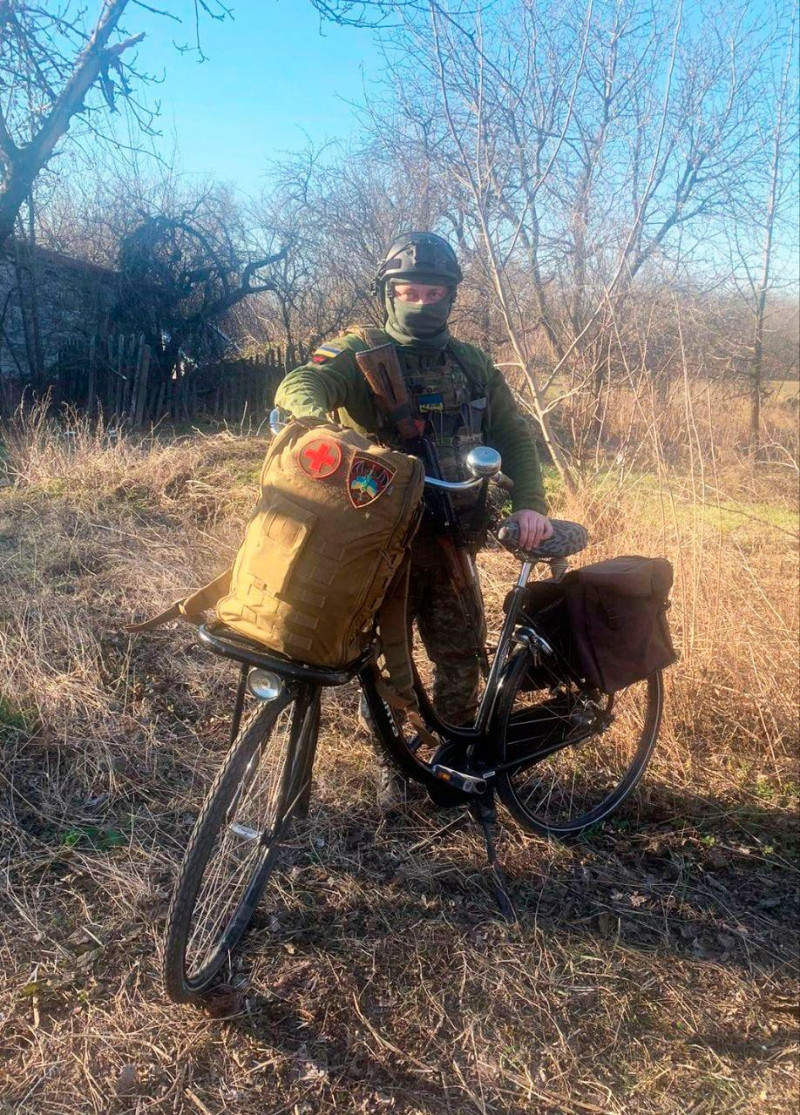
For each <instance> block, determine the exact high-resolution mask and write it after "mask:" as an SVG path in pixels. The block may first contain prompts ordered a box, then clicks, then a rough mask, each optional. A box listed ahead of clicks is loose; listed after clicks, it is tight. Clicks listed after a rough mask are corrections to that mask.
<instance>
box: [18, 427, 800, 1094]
mask: <svg viewBox="0 0 800 1115" xmlns="http://www.w3.org/2000/svg"><path fill="white" fill-rule="evenodd" d="M6 450H7V453H8V458H9V462H10V464H11V465H13V467H14V469H15V470H16V472H15V473H14V475H13V476H12V475H11V474H10V473H9V475H8V478H7V484H6V486H5V487H2V488H0V581H2V584H3V592H2V594H1V595H0V742H1V743H2V749H3V756H2V765H1V766H0V787H1V788H0V826H1V827H0V832H1V833H2V840H1V842H0V846H1V847H2V859H1V860H0V873H1V874H0V879H2V885H1V886H0V904H2V909H0V959H1V961H2V963H1V964H0V1019H1V1020H2V1024H1V1025H0V1056H1V1057H2V1069H0V1072H2V1078H1V1079H0V1112H2V1113H3V1115H6V1113H9V1115H10V1113H11V1112H14V1113H19V1115H67V1113H72V1112H92V1113H98V1115H99V1113H105V1115H124V1113H144V1112H158V1113H165V1115H166V1113H171V1115H172V1113H179V1115H197V1113H200V1115H220V1113H222V1112H225V1113H233V1115H249V1113H253V1115H256V1113H258V1115H262V1113H269V1115H280V1113H287V1115H315V1113H317V1112H334V1111H340V1112H363V1113H370V1112H396V1113H402V1115H412V1113H424V1115H460V1113H462V1112H472V1111H474V1112H481V1113H503V1115H522V1113H526V1115H527V1113H537V1115H538V1113H541V1115H556V1113H576V1115H580V1113H585V1112H591V1113H598V1115H599V1113H609V1115H610V1113H617V1115H621V1113H623V1112H636V1113H643V1115H644V1113H647V1115H649V1113H653V1115H655V1113H659V1115H661V1113H678V1112H680V1113H689V1112H691V1113H692V1115H700V1113H705V1112H709V1113H710V1112H725V1113H728V1112H736V1113H742V1115H744V1113H750V1112H775V1113H778V1112H789V1111H792V1112H793V1111H794V1110H796V1108H795V1102H794V1101H795V1099H796V1095H797V1059H798V1044H797V1021H798V1007H797V984H796V974H797V968H796V961H797V947H796V927H797V898H798V889H797V882H798V856H797V841H796V837H797V832H796V812H795V811H796V808H797V796H798V780H797V772H796V769H795V767H794V765H793V760H792V757H791V756H792V751H793V747H794V744H795V742H796V701H797V692H796V683H797V670H796V642H797V631H798V615H797V594H796V585H797V515H796V510H795V508H794V499H795V489H796V474H794V473H792V472H791V471H790V470H788V469H786V468H784V467H778V466H777V465H776V466H775V467H774V468H769V467H767V468H761V469H748V468H745V467H744V466H742V465H741V464H737V463H736V462H735V461H734V459H733V457H731V458H730V460H729V461H728V463H727V464H726V463H725V462H717V463H716V464H715V467H714V469H713V473H709V472H707V473H703V474H701V473H700V472H698V470H697V469H694V470H692V471H683V472H681V473H669V474H668V473H666V472H665V471H664V470H663V469H662V470H660V471H659V470H657V472H656V479H654V477H653V475H651V474H648V473H645V472H642V473H641V474H640V475H639V476H638V477H632V476H623V475H621V474H619V473H612V472H608V473H605V474H602V475H600V476H599V477H598V478H597V479H596V480H595V481H594V482H593V484H592V486H591V487H590V488H589V489H587V490H586V491H585V492H584V493H583V494H582V496H581V498H580V500H579V501H578V502H574V501H573V503H572V504H570V503H567V502H564V501H563V500H562V501H560V503H559V505H558V506H559V510H560V511H561V512H562V513H564V514H567V515H571V516H573V517H576V518H580V519H582V520H583V521H585V522H586V523H587V525H588V526H589V527H590V529H591V530H592V534H593V540H594V544H593V547H592V548H591V550H590V551H589V553H588V555H587V559H588V560H597V559H599V558H600V557H603V556H606V555H607V554H610V553H624V552H643V553H650V554H658V553H663V554H665V555H666V556H668V557H670V558H671V560H672V561H673V562H674V563H675V567H676V574H677V579H676V587H675V593H674V608H673V628H674V631H675V634H676V639H677V642H678V644H679V645H680V647H681V650H682V659H681V662H680V664H679V665H678V666H677V667H676V668H675V669H674V670H673V671H672V672H671V676H670V679H669V693H668V701H669V704H668V709H669V712H668V715H667V720H666V723H665V727H664V732H663V740H662V742H661V744H660V746H659V749H658V751H657V753H656V756H655V758H654V761H653V764H652V768H651V771H650V773H649V776H648V777H647V778H646V780H645V783H644V785H643V788H642V790H641V792H640V793H639V795H638V796H637V798H636V800H635V801H633V802H631V803H630V805H628V806H626V807H625V808H624V810H623V811H622V812H621V813H620V814H619V815H618V816H617V817H616V818H615V819H614V820H613V822H611V823H609V824H606V825H604V826H603V827H602V829H600V830H599V831H597V832H595V833H593V834H592V835H591V836H590V837H589V838H587V839H585V840H583V841H580V842H578V843H574V844H571V845H564V844H559V843H555V842H552V843H548V842H544V841H540V840H535V839H530V838H526V837H524V836H523V835H522V834H521V833H519V832H518V831H517V830H516V829H515V828H514V826H513V824H512V823H511V822H510V820H508V818H505V820H506V821H507V826H506V835H505V838H504V842H503V846H502V858H503V861H504V864H505V867H506V870H507V872H508V875H509V878H510V880H511V887H512V892H513V897H514V901H515V904H516V906H517V909H518V911H519V913H520V921H519V924H518V925H516V926H513V927H508V926H506V925H505V924H503V923H501V922H500V921H498V919H497V917H496V912H495V906H494V902H493V898H492V894H491V891H490V888H489V885H488V880H487V878H486V875H485V872H484V870H483V853H482V850H481V847H480V844H479V841H478V839H477V837H476V834H475V833H474V832H473V831H472V830H471V828H470V827H469V825H467V823H466V822H465V821H464V819H463V818H461V817H460V816H459V815H458V814H456V815H453V814H443V813H436V812H435V811H434V810H433V808H432V807H429V806H427V805H426V804H424V803H419V804H418V805H416V806H415V807H414V808H413V809H410V810H409V812H408V813H407V814H406V815H405V816H403V817H401V818H400V819H399V820H397V821H393V822H391V823H387V822H384V821H382V820H381V819H380V818H379V816H378V814H377V812H376V810H375V808H374V805H373V801H372V793H371V785H370V778H369V772H368V762H369V751H368V748H367V746H366V741H365V739H364V738H363V737H362V736H360V735H359V733H358V729H357V726H356V715H355V714H356V703H357V694H356V693H355V692H354V691H352V690H345V691H337V692H335V693H332V694H329V695H328V696H327V697H326V702H325V709H324V721H323V735H322V745H321V748H320V760H319V768H318V771H317V778H316V784H315V806H314V811H313V814H312V820H313V825H312V826H311V827H310V829H309V832H308V836H307V839H306V846H305V848H304V849H303V850H302V851H303V857H302V861H301V862H302V866H298V869H297V873H296V877H295V879H294V886H293V890H292V893H291V895H290V896H289V897H288V899H287V903H286V905H285V907H284V908H283V909H282V911H281V913H280V917H277V916H275V915H274V914H272V913H271V911H270V909H269V908H266V909H265V910H264V912H263V913H262V915H261V916H260V918H259V921H258V923H257V925H256V928H255V931H254V932H253V933H252V935H251V936H250V938H249V942H248V945H247V948H246V949H244V950H243V951H242V953H241V954H240V956H239V957H237V959H236V961H235V968H234V970H233V972H232V973H231V977H230V982H229V985H228V990H227V991H226V992H225V993H223V994H221V995H219V996H218V997H217V998H216V999H215V1000H214V1001H213V1002H212V1003H211V1004H210V1005H209V1007H208V1008H207V1009H206V1010H203V1011H197V1010H194V1009H179V1008H177V1007H174V1006H171V1005H169V1004H168V1003H167V1002H166V1001H165V999H164V996H163V993H162V991H161V987H160V984H159V976H158V959H157V953H158V945H159V940H160V936H161V933H162V929H163V918H164V913H165V910H166V905H167V902H168V896H169V893H170V887H171V884H172V881H173V879H174V876H175V872H176V868H177V865H178V862H179V860H180V856H181V853H182V849H183V847H184V846H185V841H186V837H187V833H188V831H189V829H190V827H191V824H192V821H193V818H194V816H195V815H196V813H197V810H198V808H199V804H200V802H201V799H202V795H203V792H204V789H205V787H206V786H207V785H208V782H209V780H210V778H211V777H212V776H213V773H214V771H215V770H216V768H217V766H218V763H219V761H220V757H221V755H222V754H223V751H224V746H225V742H224V740H225V725H224V716H225V713H226V710H227V709H228V708H229V707H230V698H231V693H232V682H233V675H232V671H231V670H230V669H229V668H228V667H226V666H225V665H224V664H222V663H219V662H217V661H212V660H211V659H210V657H209V656H208V655H207V654H206V653H205V652H203V651H201V649H200V648H198V647H197V645H196V644H195V642H194V640H193V638H192V635H191V632H190V630H189V629H185V628H180V629H176V628H171V629H166V630H161V631H159V632H157V633H155V634H154V635H152V636H151V637H149V638H139V639H132V638H129V637H128V636H127V635H125V634H124V633H123V632H122V631H121V627H122V624H123V623H124V622H125V621H126V620H128V619H129V618H130V617H131V616H133V615H136V616H143V615H145V614H147V613H151V612H154V611H155V610H157V609H159V608H160V607H162V606H163V605H164V603H165V602H167V601H169V600H171V599H174V598H175V597H176V596H177V595H178V593H179V591H180V590H181V589H183V588H187V587H191V586H192V585H196V584H198V583H200V582H201V580H202V579H203V578H205V577H206V576H207V575H210V573H213V572H215V571H216V570H217V569H218V568H220V567H221V566H222V564H223V562H224V560H225V558H226V557H227V556H228V555H229V554H230V553H231V551H232V549H233V547H234V546H235V544H236V541H237V539H238V536H239V533H240V530H241V523H242V520H243V518H244V517H245V516H246V514H247V511H248V508H249V506H250V504H251V502H252V491H253V489H252V483H253V479H254V477H255V475H256V473H257V470H258V466H259V463H260V459H261V456H262V453H263V443H260V442H257V441H256V440H255V439H236V438H233V437H231V436H229V435H225V434H220V435H216V436H212V437H198V436H188V437H186V438H183V439H179V440H177V441H173V442H167V441H161V442H153V443H149V442H144V443H140V444H137V443H135V442H133V441H130V440H128V439H124V438H122V439H108V438H107V437H105V436H104V435H103V434H102V433H100V434H97V435H93V434H91V433H90V432H89V431H88V430H86V429H85V428H83V427H80V426H76V427H74V428H73V430H72V431H71V432H70V433H69V434H63V433H61V434H57V433H56V432H55V431H54V430H53V429H52V428H49V427H47V426H46V425H40V426H39V427H38V428H32V427H30V426H29V427H28V429H27V430H25V431H23V432H20V431H16V432H15V431H14V430H7V431H6ZM12 481H13V482H12ZM513 568H514V565H513V561H512V559H511V558H509V557H507V556H506V555H503V554H498V553H488V554H486V555H485V558H484V560H483V565H482V575H483V579H484V584H485V589H486V595H487V598H488V600H489V604H490V609H494V614H495V615H496V612H497V607H498V605H499V602H500V600H501V598H502V595H503V592H504V590H505V587H506V585H507V583H508V581H509V580H510V578H511V575H512V573H513Z"/></svg>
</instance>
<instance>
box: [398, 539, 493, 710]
mask: <svg viewBox="0 0 800 1115" xmlns="http://www.w3.org/2000/svg"><path fill="white" fill-rule="evenodd" d="M465 613H466V614H465ZM408 616H409V622H410V623H414V622H416V625H417V630H418V631H419V635H420V638H421V640H422V645H423V646H424V647H425V651H426V653H427V655H428V658H429V659H430V661H431V663H432V665H433V704H434V708H435V709H436V711H437V712H438V714H439V716H441V717H442V719H443V720H446V721H448V722H449V723H450V724H468V723H471V722H472V721H473V720H474V718H475V712H476V709H477V707H478V696H479V692H480V678H481V666H480V659H479V657H478V654H477V650H476V635H475V634H474V633H473V632H477V634H478V637H479V638H480V641H481V643H483V641H484V638H485V634H484V632H485V626H484V617H483V608H482V607H481V608H480V611H478V603H477V601H474V600H473V599H472V597H471V595H470V594H464V593H459V590H458V589H456V587H455V585H454V584H453V582H452V579H451V576H450V570H449V567H448V564H447V562H446V560H445V559H444V557H442V558H441V559H440V560H438V561H431V560H430V559H428V560H426V561H425V562H424V563H418V562H416V561H414V560H413V557H412V563H411V583H410V586H409V597H408ZM468 617H469V619H471V621H472V622H471V624H469V623H468ZM470 627H471V628H472V630H470Z"/></svg>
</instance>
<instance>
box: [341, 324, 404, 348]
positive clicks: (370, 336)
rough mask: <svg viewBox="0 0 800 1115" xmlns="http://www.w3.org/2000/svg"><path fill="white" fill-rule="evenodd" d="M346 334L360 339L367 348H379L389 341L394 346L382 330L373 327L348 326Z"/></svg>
mask: <svg viewBox="0 0 800 1115" xmlns="http://www.w3.org/2000/svg"><path fill="white" fill-rule="evenodd" d="M346 332H347V333H352V334H353V335H354V336H356V337H358V338H360V340H362V341H363V342H364V344H365V345H367V346H368V347H369V348H380V346H381V345H385V344H388V343H389V342H390V341H391V343H392V344H394V342H393V341H392V338H391V337H389V335H388V333H386V332H385V331H384V330H383V329H378V328H377V326H375V325H349V326H348V327H347V330H346ZM387 338H388V340H387Z"/></svg>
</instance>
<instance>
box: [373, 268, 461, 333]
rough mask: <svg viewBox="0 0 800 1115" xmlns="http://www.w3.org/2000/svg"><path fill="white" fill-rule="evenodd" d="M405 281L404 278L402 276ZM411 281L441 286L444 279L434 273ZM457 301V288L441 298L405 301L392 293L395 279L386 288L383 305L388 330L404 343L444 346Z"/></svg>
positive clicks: (415, 277)
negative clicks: (426, 277)
mask: <svg viewBox="0 0 800 1115" xmlns="http://www.w3.org/2000/svg"><path fill="white" fill-rule="evenodd" d="M399 281H400V282H402V281H403V280H402V279H399ZM407 281H408V282H411V281H413V282H415V283H426V282H427V283H430V284H431V285H432V286H441V285H442V280H441V279H440V278H436V277H435V276H431V277H430V279H425V278H422V277H421V276H420V277H419V278H417V276H414V279H413V280H410V279H409V280H407ZM454 301H455V290H448V292H447V294H446V295H445V296H444V298H440V299H439V301H438V302H401V301H400V300H399V299H397V298H395V297H394V296H393V294H392V287H391V281H390V282H387V283H386V285H385V287H384V292H383V305H384V309H385V310H386V324H385V328H386V332H387V333H388V334H389V336H390V337H391V338H392V340H394V341H397V343H398V344H400V345H408V346H410V347H412V348H434V349H442V348H444V346H445V345H446V344H447V342H448V341H449V340H450V330H449V329H448V328H447V319H448V318H449V316H450V311H451V310H452V308H453V302H454Z"/></svg>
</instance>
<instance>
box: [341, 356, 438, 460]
mask: <svg viewBox="0 0 800 1115" xmlns="http://www.w3.org/2000/svg"><path fill="white" fill-rule="evenodd" d="M356 363H357V364H358V366H359V368H360V369H361V374H362V375H363V376H364V379H365V380H366V381H367V383H368V384H369V385H370V387H371V388H372V393H373V395H374V396H375V398H376V399H377V401H378V406H379V407H380V409H381V410H382V411H383V414H384V416H385V417H386V418H387V419H388V421H389V423H390V424H391V425H392V426H394V427H395V428H396V429H397V431H398V433H399V434H400V437H401V438H402V439H403V441H410V440H411V439H412V438H418V437H420V435H421V434H422V431H423V430H424V428H425V423H424V422H416V421H415V420H414V416H413V414H412V413H411V403H410V401H409V398H408V390H407V389H406V381H405V380H404V379H403V371H402V369H401V367H400V361H399V360H398V359H397V349H396V348H395V347H394V345H393V344H387V345H381V346H380V347H379V348H370V349H367V351H366V352H357V353H356Z"/></svg>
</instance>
